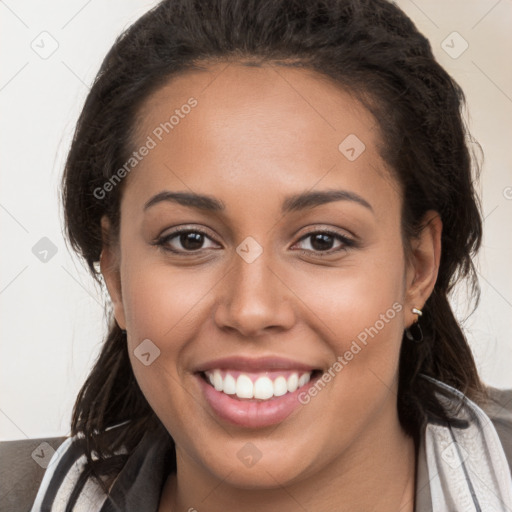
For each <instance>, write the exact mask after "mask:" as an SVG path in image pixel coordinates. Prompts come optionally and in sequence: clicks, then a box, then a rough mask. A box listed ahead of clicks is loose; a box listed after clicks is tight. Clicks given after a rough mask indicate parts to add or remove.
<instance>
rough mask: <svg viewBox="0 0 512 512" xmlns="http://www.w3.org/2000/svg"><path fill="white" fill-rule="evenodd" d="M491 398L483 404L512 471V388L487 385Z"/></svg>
mask: <svg viewBox="0 0 512 512" xmlns="http://www.w3.org/2000/svg"><path fill="white" fill-rule="evenodd" d="M487 393H488V396H489V400H488V401H487V402H486V403H484V404H483V405H482V409H483V410H484V411H485V413H486V414H487V416H488V417H489V419H490V420H491V421H492V423H493V425H494V428H495V429H496V432H497V434H498V436H499V438H500V441H501V445H502V447H503V451H504V452H505V456H506V458H507V461H508V465H509V466H510V469H511V472H512V389H498V388H494V387H492V386H487Z"/></svg>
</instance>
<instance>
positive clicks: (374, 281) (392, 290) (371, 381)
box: [293, 247, 404, 423]
mask: <svg viewBox="0 0 512 512" xmlns="http://www.w3.org/2000/svg"><path fill="white" fill-rule="evenodd" d="M354 261H355V260H354ZM347 262H348V260H347ZM403 269H404V260H403V257H402V255H401V252H400V251H399V250H396V251H395V250H393V248H392V247H391V248H388V249H387V250H384V251H380V254H379V255H376V256H375V257H371V258H370V257H369V258H366V259H365V258H361V259H360V260H359V261H358V263H357V264H356V263H354V264H353V265H348V264H347V266H346V267H345V268H343V269H336V270H334V269H327V270H329V272H327V271H326V269H323V271H316V272H318V273H317V275H316V276H312V277H311V278H308V279H304V278H302V279H297V280H296V282H295V284H294V286H293V290H294V292H295V293H296V294H297V296H299V297H301V298H302V299H303V300H304V302H305V303H306V305H307V309H308V310H309V311H310V313H309V320H308V323H309V324H310V326H311V325H315V326H316V330H317V331H318V336H319V337H320V338H322V339H323V340H324V342H325V343H328V344H329V347H330V349H331V352H332V354H333V355H332V363H331V366H330V369H329V370H330V371H329V374H324V377H325V383H326V384H328V385H326V386H325V388H324V387H321V386H319V390H321V392H322V394H323V393H325V394H326V395H327V396H328V397H329V398H328V400H329V402H331V403H336V404H337V405H338V408H333V409H331V411H332V413H333V415H334V416H335V417H334V418H333V421H334V422H337V421H341V423H343V422H344V421H346V414H349V415H350V417H351V418H353V419H357V418H359V419H360V420H363V421H364V418H365V417H366V418H367V417H368V415H369V414H370V415H371V414H372V410H373V411H374V412H375V410H376V408H378V407H380V404H382V401H383V400H384V399H385V397H386V396H389V391H390V390H392V389H394V387H395V385H396V381H397V371H398V362H399V353H400V345H401V340H402V334H403V329H404V324H403V312H404V305H403V301H404V294H403ZM331 270H332V272H330V271H331ZM313 277H314V278H313ZM301 283H302V284H301ZM304 311H305V310H304ZM313 393H315V392H313ZM309 399H311V400H313V399H314V397H312V396H305V397H304V401H308V400H309ZM322 401H323V400H322ZM318 403H320V401H319V402H318ZM340 408H342V409H343V410H344V413H345V414H344V415H342V416H339V410H340ZM319 413H320V411H319ZM337 418H340V419H339V420H338V419H337ZM356 421H357V420H356Z"/></svg>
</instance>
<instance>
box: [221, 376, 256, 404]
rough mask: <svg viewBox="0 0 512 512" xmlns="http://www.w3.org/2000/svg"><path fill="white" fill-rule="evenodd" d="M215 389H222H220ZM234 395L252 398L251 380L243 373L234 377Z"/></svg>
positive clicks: (252, 387)
mask: <svg viewBox="0 0 512 512" xmlns="http://www.w3.org/2000/svg"><path fill="white" fill-rule="evenodd" d="M217 391H222V389H218V390H217ZM236 396H237V397H238V398H252V397H253V396H254V386H253V384H252V380H251V379H250V378H249V377H248V376H247V375H244V374H243V373H242V374H241V375H239V376H238V379H236Z"/></svg>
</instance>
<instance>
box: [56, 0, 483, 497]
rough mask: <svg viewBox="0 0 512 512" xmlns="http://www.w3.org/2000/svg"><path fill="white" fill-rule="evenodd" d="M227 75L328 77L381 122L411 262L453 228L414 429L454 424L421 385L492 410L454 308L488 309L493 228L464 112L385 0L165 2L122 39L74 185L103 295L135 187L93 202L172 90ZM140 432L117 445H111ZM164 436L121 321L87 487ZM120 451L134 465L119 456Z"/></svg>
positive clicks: (428, 312) (69, 193)
mask: <svg viewBox="0 0 512 512" xmlns="http://www.w3.org/2000/svg"><path fill="white" fill-rule="evenodd" d="M220 61H225V62H238V63H241V64H247V65H265V64H266V63H269V64H274V65H283V66H284V65H286V66H295V67H302V68H305V69H310V70H314V71H317V72H319V73H321V74H323V75H324V76H328V77H330V78H332V79H334V81H335V82H336V83H338V84H339V85H340V87H342V88H343V89H344V90H347V91H349V92H350V93H351V94H352V95H353V96H354V97H355V98H357V99H358V100H359V101H361V102H362V104H363V105H365V106H366V108H368V109H369V110H370V112H372V114H373V115H374V116H375V118H376V120H377V122H378V124H379V126H380V129H381V136H382V141H383V146H382V147H381V148H379V149H380V152H381V155H382V158H383V159H384V160H385V161H386V162H387V163H388V164H389V166H390V168H391V169H392V171H393V174H394V178H395V179H396V180H397V182H398V183H399V185H400V187H401V190H402V197H403V211H402V232H403V240H404V248H405V249H406V251H407V248H408V247H409V242H410V240H411V239H412V237H414V236H415V235H417V234H418V233H419V231H420V230H421V228H422V227H423V226H422V219H423V217H424V214H425V213H426V212H427V210H435V211H437V212H438V213H439V215H440V216H441V219H442V222H443V232H442V256H441V262H440V268H439V275H438V278H437V282H436V284H435V288H434V291H433V293H432V294H431V296H430V297H429V299H428V301H427V302H426V304H425V307H424V311H423V313H424V314H423V316H422V318H421V324H422V327H423V331H424V342H423V343H420V344H414V343H411V342H410V341H408V340H407V339H406V338H404V339H403V343H402V347H401V354H400V366H399V389H398V398H397V403H398V415H399V419H400V422H401V425H402V427H403V428H404V430H405V431H406V432H407V433H408V434H410V435H411V436H414V438H415V439H416V440H417V439H418V435H419V432H420V429H421V428H422V426H423V425H424V424H425V421H426V420H427V419H434V420H437V421H447V420H449V419H450V416H449V414H448V413H447V411H445V410H444V409H443V407H442V406H441V404H440V401H439V400H438V399H437V398H436V395H435V392H436V386H435V384H434V383H433V382H432V381H430V380H428V379H424V378H422V376H421V374H424V375H427V376H430V377H434V378H436V379H438V380H441V381H443V382H445V383H447V384H450V385H452V386H454V387H455V388H457V389H459V390H461V391H462V392H463V393H465V394H466V395H467V396H468V397H470V398H472V399H474V400H476V401H481V400H483V399H484V397H485V386H484V385H483V384H482V383H481V381H480V379H479V377H478V373H477V369H476V366H475V362H474V359H473V356H472V353H471V350H470V347H469V345H468V343H467V340H466V338H465V336H464V333H463V332H462V329H461V327H460V325H459V324H458V322H457V320H456V318H455V316H454V314H453V311H452V309H451V307H450V303H449V301H448V296H449V293H450V291H451V290H452V288H453V287H454V285H455V284H456V283H457V282H458V281H459V280H461V279H462V278H468V280H469V283H470V285H471V287H470V291H471V295H472V297H473V298H474V299H476V300H475V303H476V302H478V295H479V289H478V282H477V279H476V273H475V269H474V266H473V263H472V256H473V255H474V253H475V252H476V251H477V250H478V248H479V246H480V243H481V236H482V222H481V215H480V209H479V203H478V198H477V196H476V193H475V190H474V186H473V178H474V177H475V178H476V176H473V174H478V166H476V165H474V166H473V165H472V158H471V155H472V152H471V151H470V144H471V143H473V142H474V141H473V140H472V139H471V137H470V135H469V133H468V131H467V129H466V125H465V122H464V119H463V109H464V106H465V98H464V94H463V91H462V90H461V88H460V87H459V85H458V84H457V83H456V82H455V81H454V80H453V79H452V78H451V77H450V76H449V75H448V74H447V72H446V71H445V70H444V69H443V68H442V67H441V66H440V65H439V64H438V63H437V62H436V60H435V58H434V56H433V54H432V50H431V46H430V44H429V42H428V40H427V39H426V38H425V37H424V36H423V35H422V34H420V33H419V32H418V30H417V29H416V27H415V26H414V24H413V23H412V21H411V20H410V19H409V18H408V17H407V16H406V15H405V14H404V13H403V12H402V11H401V10H400V9H399V8H398V7H397V6H396V5H394V4H393V3H391V2H388V1H386V0H164V1H162V2H160V3H159V4H158V5H157V6H156V7H154V8H153V9H151V10H150V11H149V12H147V13H146V14H144V15H143V16H142V17H141V18H139V19H138V20H137V21H136V22H135V23H134V24H133V25H131V26H130V27H129V28H128V29H127V30H126V31H125V32H123V33H122V34H121V35H120V36H119V37H118V38H117V40H116V41H115V43H114V45H113V47H112V48H111V50H110V51H109V52H108V54H107V56H106V57H105V59H104V61H103V63H102V65H101V68H100V70H99V72H98V75H97V77H96V79H95V81H94V84H93V86H92V88H91V91H90V93H89V95H88V97H87V99H86V102H85V105H84V108H83V110H82V113H81V115H80V118H79V120H78V124H77V127H76V131H75V134H74V138H73V142H72V145H71V148H70V151H69V155H68V158H67V162H66V166H65V172H64V176H63V190H62V196H63V204H64V213H65V224H66V235H67V237H68V239H69V242H70V244H71V247H72V248H73V249H74V250H75V251H76V252H77V253H78V254H79V255H80V256H82V257H83V259H84V260H85V262H86V263H87V265H88V267H89V269H90V271H91V273H92V275H93V276H94V277H95V278H96V279H97V280H98V281H100V278H101V276H100V274H99V273H98V271H97V269H96V266H95V262H98V260H99V258H100V253H101V250H102V243H103V241H102V230H101V226H100V219H101V218H102V216H103V215H106V216H108V218H109V219H110V221H111V225H112V227H113V235H114V236H113V239H112V240H110V241H108V242H107V243H116V240H115V237H116V233H118V229H119V206H120V197H121V194H122V190H123V186H122V185H123V184H122V183H121V185H120V186H118V187H114V188H113V189H112V191H111V192H110V193H109V194H108V197H106V198H104V199H98V198H97V197H96V196H95V194H94V190H95V189H97V188H98V187H102V186H103V185H104V183H105V182H106V181H107V180H109V179H110V178H112V176H113V175H114V173H115V172H116V170H118V169H120V168H121V167H122V166H123V164H124V163H125V162H126V161H127V159H128V158H129V157H130V155H131V153H132V152H133V151H134V149H135V147H134V136H135V128H136V124H137V123H136V119H137V116H138V114H139V109H140V107H141V105H142V103H143V102H144V101H145V100H146V99H147V98H148V97H149V96H150V95H151V94H152V93H153V92H155V91H156V90H157V89H158V88H159V87H162V86H163V85H165V84H166V82H167V81H168V80H169V78H170V77H172V76H174V75H177V74H180V73H182V72H184V71H185V70H189V69H204V68H205V67H207V66H208V63H212V62H220ZM128 420H129V422H128V423H126V424H125V425H124V426H123V425H121V426H118V427H117V428H116V435H115V436H114V437H113V438H112V439H110V440H108V439H107V437H106V436H102V435H101V433H103V432H105V431H106V429H108V428H109V427H112V426H114V425H119V424H120V423H122V422H127V421H128ZM163 428H164V427H163V425H162V424H161V423H160V421H159V419H158V418H157V416H156V414H155V413H154V411H153V410H152V409H151V407H150V406H149V404H148V403H147V401H146V399H145V397H144V395H143V394H142V392H141V390H140V388H139V386H138V384H137V381H136V379H135V377H134V374H133V371H132V367H131V364H130V360H129V357H128V351H127V340H126V334H125V333H124V332H123V331H121V330H120V328H119V326H118V325H117V324H116V322H115V320H114V319H113V318H112V316H111V318H110V325H109V332H108V335H107V336H106V339H105V340H104V345H103V348H102V350H101V353H100V355H99V357H98V359H97V361H96V363H95V365H94V367H93V369H92V371H91V372H90V374H89V376H88V378H87V380H86V382H85V383H84V385H83V387H82V389H81V391H80V393H79V395H78V397H77V400H76V403H75V406H74V410H73V417H72V423H71V434H72V435H80V436H84V437H85V445H86V452H87V458H88V464H87V468H86V469H87V473H88V474H90V475H93V476H95V477H98V476H99V475H100V474H103V475H107V478H106V480H105V482H107V483H106V484H105V489H107V488H108V482H111V481H112V479H113V478H114V477H115V474H116V473H117V472H118V471H119V469H120V468H121V467H122V465H123V463H124V461H126V458H127V457H128V456H129V455H130V453H131V452H132V451H133V449H134V447H135V446H136V445H137V443H138V442H139V441H140V440H141V438H142V435H143V434H144V433H145V432H146V431H161V430H162V429H163ZM169 440H170V442H171V443H172V439H171V437H170V436H169ZM121 446H124V447H125V448H126V453H124V454H118V455H116V456H112V455H113V453H114V450H116V449H117V448H119V447H121ZM93 451H95V452H96V454H97V458H96V459H95V460H93V458H92V456H91V454H92V452H93ZM109 478H110V480H109ZM100 483H102V485H103V484H104V482H103V481H101V482H100Z"/></svg>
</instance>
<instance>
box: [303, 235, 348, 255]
mask: <svg viewBox="0 0 512 512" xmlns="http://www.w3.org/2000/svg"><path fill="white" fill-rule="evenodd" d="M301 241H308V243H307V244H305V245H306V246H307V247H306V248H305V249H304V250H306V251H308V252H312V253H327V254H332V253H337V252H340V251H344V250H346V249H347V248H348V247H353V246H355V241H354V240H352V239H351V238H349V237H347V236H345V235H342V234H340V233H336V232H333V231H326V230H320V231H312V232H310V233H308V234H307V235H305V236H303V237H302V238H301V239H300V240H299V242H301ZM336 242H338V244H339V245H338V247H337V248H334V249H333V245H334V244H335V243H336Z"/></svg>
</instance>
